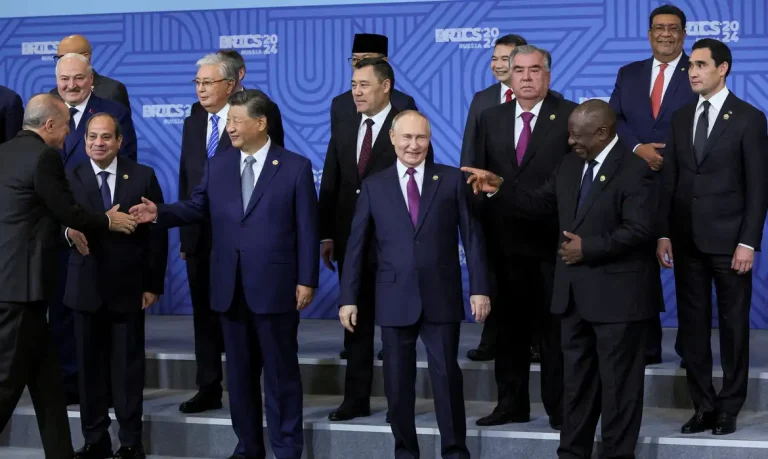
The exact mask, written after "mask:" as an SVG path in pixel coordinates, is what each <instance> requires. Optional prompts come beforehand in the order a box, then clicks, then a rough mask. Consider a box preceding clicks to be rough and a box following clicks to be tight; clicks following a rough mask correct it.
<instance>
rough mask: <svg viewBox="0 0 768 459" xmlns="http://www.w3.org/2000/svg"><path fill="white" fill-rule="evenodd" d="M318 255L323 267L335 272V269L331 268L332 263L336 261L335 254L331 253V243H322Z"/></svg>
mask: <svg viewBox="0 0 768 459" xmlns="http://www.w3.org/2000/svg"><path fill="white" fill-rule="evenodd" d="M320 255H321V256H322V257H323V263H325V267H326V268H328V269H330V270H331V271H333V272H336V267H335V266H333V262H334V261H336V256H335V255H336V254H335V253H334V251H333V241H324V242H323V243H322V245H320Z"/></svg>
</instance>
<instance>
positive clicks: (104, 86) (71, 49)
mask: <svg viewBox="0 0 768 459" xmlns="http://www.w3.org/2000/svg"><path fill="white" fill-rule="evenodd" d="M69 53H74V54H80V55H81V56H83V57H85V58H86V59H88V62H91V43H90V42H89V41H88V39H87V38H85V37H84V36H82V35H70V36H68V37H64V38H62V39H61V41H60V42H59V47H58V49H57V50H56V61H58V60H59V59H61V58H62V57H64V56H65V55H67V54H69ZM58 92H59V91H58V88H53V89H51V94H58ZM93 93H94V94H96V95H97V96H99V97H101V98H102V99H107V100H111V101H113V102H117V103H119V104H120V105H123V106H124V107H125V108H127V109H128V112H129V113H130V111H131V103H130V100H129V99H128V90H127V89H126V88H125V85H124V84H123V83H121V82H119V81H117V80H114V79H112V78H109V77H107V76H104V75H100V74H98V73H96V71H94V72H93Z"/></svg>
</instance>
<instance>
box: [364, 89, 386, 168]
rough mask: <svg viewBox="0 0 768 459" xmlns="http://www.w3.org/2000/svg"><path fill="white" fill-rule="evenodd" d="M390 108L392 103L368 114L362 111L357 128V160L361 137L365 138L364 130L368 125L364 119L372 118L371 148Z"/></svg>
mask: <svg viewBox="0 0 768 459" xmlns="http://www.w3.org/2000/svg"><path fill="white" fill-rule="evenodd" d="M390 110H392V104H391V103H389V104H387V106H386V107H384V110H382V111H380V112H379V113H377V114H375V115H373V116H368V115H366V114H365V113H362V115H363V116H362V118H361V119H360V126H359V127H358V128H357V160H358V161H360V150H361V149H362V148H363V138H365V131H366V130H367V129H368V126H367V125H366V124H365V120H367V119H368V118H371V119H372V120H373V126H371V134H373V137H372V138H371V148H373V144H374V143H376V138H377V137H378V136H379V133H380V132H381V126H382V125H383V124H384V120H386V119H387V116H389V112H390Z"/></svg>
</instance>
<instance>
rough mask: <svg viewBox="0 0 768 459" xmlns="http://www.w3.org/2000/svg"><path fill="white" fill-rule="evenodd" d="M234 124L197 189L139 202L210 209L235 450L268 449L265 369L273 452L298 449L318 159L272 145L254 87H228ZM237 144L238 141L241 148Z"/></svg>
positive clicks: (163, 218) (166, 211) (144, 213)
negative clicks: (173, 198)
mask: <svg viewBox="0 0 768 459" xmlns="http://www.w3.org/2000/svg"><path fill="white" fill-rule="evenodd" d="M229 102H230V104H231V108H230V110H229V116H228V121H227V131H228V132H229V136H230V138H231V139H232V145H233V147H234V149H230V150H228V151H225V152H221V153H219V154H217V155H216V156H214V157H213V158H211V159H209V160H208V163H207V166H206V169H205V172H204V174H203V179H202V181H201V182H200V185H199V186H198V187H197V188H196V189H195V192H194V193H193V195H192V197H191V198H190V199H188V200H185V201H179V202H177V203H175V204H169V205H160V206H156V205H155V204H153V203H152V202H151V201H149V200H144V204H142V205H139V206H135V207H134V208H132V209H131V213H134V214H135V215H137V217H139V220H140V222H143V223H146V222H151V221H154V220H155V219H156V220H157V224H158V225H162V226H164V227H172V226H180V225H185V224H190V223H197V222H200V221H202V220H203V219H205V218H210V221H211V226H212V236H213V238H212V239H213V251H212V256H211V266H210V270H211V276H212V279H211V280H212V282H211V307H212V308H213V310H214V311H216V312H217V313H219V317H220V319H221V324H222V329H223V331H224V345H225V348H226V352H227V382H228V386H229V401H230V411H231V414H232V427H233V429H234V431H235V433H236V435H237V437H238V440H239V442H238V445H237V448H236V449H235V453H234V455H233V456H232V458H238V459H245V458H257V457H259V458H262V457H264V455H265V450H264V441H263V438H262V422H263V421H262V414H261V413H262V410H261V404H262V400H261V397H260V394H261V383H260V377H259V375H260V373H261V369H262V367H263V368H264V393H265V399H266V417H267V428H268V429H269V436H270V440H271V444H272V452H273V453H274V455H275V457H278V458H281V459H282V458H285V459H299V458H300V457H301V454H302V450H303V445H304V437H303V428H302V397H303V396H302V389H301V375H300V374H299V361H298V354H297V353H298V341H297V331H298V326H299V311H301V310H303V309H304V308H306V307H307V306H308V305H309V303H310V302H311V301H312V296H313V292H314V289H315V288H316V287H317V282H318V268H319V263H318V262H319V256H318V255H319V254H318V251H317V244H318V239H317V195H316V194H315V185H314V177H313V174H312V164H311V163H310V161H309V160H308V159H306V158H304V157H303V156H300V155H297V154H296V153H292V152H290V151H287V150H284V149H283V148H281V147H279V146H277V145H272V144H271V142H270V139H269V136H268V135H267V132H268V127H267V119H266V113H267V111H268V106H269V98H268V97H267V96H266V95H265V94H264V93H263V92H261V91H258V90H255V89H246V90H245V91H240V92H237V93H235V94H234V95H232V97H230V99H229ZM238 149H239V151H238Z"/></svg>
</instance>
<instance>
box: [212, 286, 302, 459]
mask: <svg viewBox="0 0 768 459" xmlns="http://www.w3.org/2000/svg"><path fill="white" fill-rule="evenodd" d="M236 285H237V287H236V289H235V299H234V301H233V304H232V307H231V308H230V309H229V311H227V312H226V313H222V314H220V317H221V325H222V330H223V332H224V347H225V349H226V353H227V385H228V388H229V409H230V415H231V417H232V429H233V430H234V431H235V435H237V439H238V443H237V447H236V448H235V454H240V455H243V456H246V457H248V458H259V459H264V457H265V454H266V451H265V449H264V435H263V429H262V412H261V380H260V378H261V370H262V368H263V369H264V407H265V409H266V415H267V416H266V417H267V430H268V432H269V441H270V444H271V445H272V452H273V453H274V455H275V458H277V459H299V458H300V457H301V453H302V450H303V449H304V432H303V411H302V403H303V395H302V386H301V374H300V372H299V358H298V351H299V344H298V329H299V313H298V311H295V312H290V313H286V314H255V313H253V312H252V311H251V310H250V309H248V305H247V303H246V301H245V297H244V295H243V292H242V286H241V281H240V275H239V274H238V282H237V284H236Z"/></svg>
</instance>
